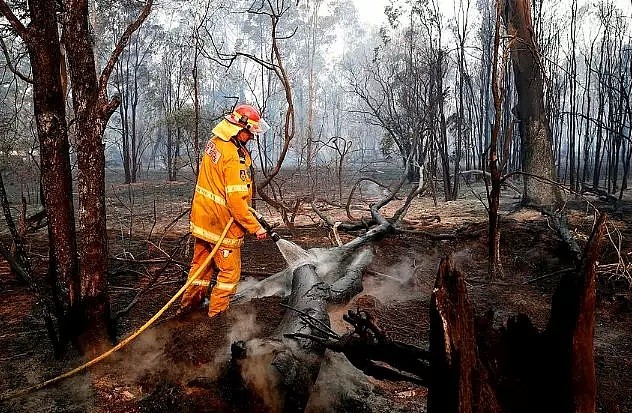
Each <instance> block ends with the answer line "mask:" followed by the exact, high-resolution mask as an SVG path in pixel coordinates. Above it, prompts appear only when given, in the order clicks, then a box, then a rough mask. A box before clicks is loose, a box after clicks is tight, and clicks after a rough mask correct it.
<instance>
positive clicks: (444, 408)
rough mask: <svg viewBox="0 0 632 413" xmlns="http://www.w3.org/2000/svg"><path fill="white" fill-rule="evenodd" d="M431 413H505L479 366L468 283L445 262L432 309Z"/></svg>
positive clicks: (432, 300)
mask: <svg viewBox="0 0 632 413" xmlns="http://www.w3.org/2000/svg"><path fill="white" fill-rule="evenodd" d="M429 341H430V372H431V375H430V377H431V380H430V387H429V389H428V412H443V413H457V412H458V413H466V412H467V413H469V412H472V413H474V412H490V413H492V412H500V411H501V410H500V407H499V404H498V401H497V400H496V396H495V393H494V391H492V389H491V386H490V385H489V383H488V380H487V377H488V373H487V369H486V368H485V367H483V366H482V364H481V363H480V362H479V356H478V353H477V343H476V336H475V329H474V315H473V310H472V306H471V304H470V303H469V300H468V298H467V291H466V287H465V278H464V276H463V274H462V273H461V272H460V271H458V270H456V269H454V267H453V265H452V263H451V262H450V260H449V259H443V260H442V261H441V264H440V266H439V273H438V275H437V280H436V282H435V288H434V292H433V294H432V297H431V304H430V337H429Z"/></svg>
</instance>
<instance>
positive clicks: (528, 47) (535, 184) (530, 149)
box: [505, 0, 562, 208]
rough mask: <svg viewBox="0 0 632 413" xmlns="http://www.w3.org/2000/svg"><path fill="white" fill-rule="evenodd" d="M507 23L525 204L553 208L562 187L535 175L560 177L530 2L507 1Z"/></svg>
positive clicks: (558, 202)
mask: <svg viewBox="0 0 632 413" xmlns="http://www.w3.org/2000/svg"><path fill="white" fill-rule="evenodd" d="M505 24H506V26H507V32H508V33H509V35H510V36H512V37H513V39H512V41H511V43H510V49H511V57H512V62H513V70H514V80H515V84H516V91H517V93H518V111H517V112H518V113H517V114H518V118H519V120H520V137H521V141H522V161H523V168H524V172H526V174H525V175H524V198H523V203H524V204H526V205H533V206H537V207H541V208H546V207H552V206H555V205H558V204H560V203H561V202H562V197H561V193H560V190H559V188H558V187H557V186H555V185H550V184H543V183H542V182H541V181H540V180H538V179H537V178H535V177H536V176H537V177H541V178H544V179H547V180H551V181H556V180H557V176H556V173H555V162H554V159H553V151H552V149H551V130H550V126H549V121H548V119H547V116H546V113H545V111H544V87H543V86H544V81H543V78H542V72H541V65H540V59H539V54H538V47H537V45H536V43H535V39H534V36H533V26H532V22H531V11H530V2H529V1H527V0H507V2H506V3H505Z"/></svg>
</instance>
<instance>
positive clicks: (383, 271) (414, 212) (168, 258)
mask: <svg viewBox="0 0 632 413" xmlns="http://www.w3.org/2000/svg"><path fill="white" fill-rule="evenodd" d="M183 186H186V187H187V188H189V187H190V183H187V184H183ZM112 189H113V191H114V192H116V188H112ZM172 189H173V190H174V193H176V192H177V188H170V189H169V190H170V191H171V190H172ZM163 190H164V188H163ZM120 191H121V193H120V194H119V195H118V196H114V197H112V198H111V199H110V201H109V202H110V204H109V205H108V208H109V209H108V211H109V214H110V216H109V223H110V226H111V241H110V248H111V251H110V257H111V260H110V293H111V299H112V313H113V314H115V315H117V324H116V328H117V330H116V331H117V335H118V337H117V338H118V339H119V340H120V339H123V338H125V337H127V336H128V335H129V334H131V333H132V332H133V331H135V330H136V329H137V328H139V327H140V326H141V325H143V324H144V323H145V321H147V320H148V319H149V318H150V317H151V316H152V315H153V314H155V313H156V312H157V311H158V310H159V309H160V308H161V307H162V306H163V305H164V304H165V303H166V302H167V301H168V300H169V298H170V297H172V296H173V294H175V293H176V292H177V291H178V289H179V288H180V287H181V286H182V284H183V283H184V281H185V279H186V272H187V265H188V261H189V259H190V254H191V240H190V238H189V237H188V236H187V228H186V218H187V215H186V212H187V207H188V202H190V200H188V199H180V198H178V197H176V196H174V197H173V198H172V199H170V200H169V202H164V203H159V204H158V205H156V203H153V206H152V205H151V204H149V203H146V205H145V206H144V208H142V207H141V203H140V202H139V203H137V204H136V207H135V208H136V211H135V213H131V207H130V203H129V202H127V201H126V198H125V191H126V189H125V188H122V189H121V190H120ZM594 201H595V202H597V203H598V200H594ZM516 202H517V200H516V199H515V198H513V197H512V194H511V193H508V194H504V196H503V200H502V202H501V205H502V217H501V231H502V233H501V244H502V247H501V254H502V263H503V272H504V278H503V279H502V280H499V281H496V282H492V283H490V282H488V281H487V279H486V272H487V258H486V257H487V244H486V240H487V219H486V213H485V209H484V207H483V206H482V205H481V203H480V202H479V201H478V200H477V199H476V198H475V197H472V196H466V197H464V198H462V199H459V200H457V201H453V202H447V203H445V202H438V204H437V205H436V206H435V205H434V203H433V202H432V200H431V199H429V198H419V199H416V200H414V201H413V204H412V206H411V209H410V211H409V212H408V214H407V216H406V220H405V222H404V225H403V229H402V231H399V232H397V233H396V234H393V235H390V236H388V237H387V238H385V239H382V240H381V241H379V242H376V243H374V244H373V245H372V248H373V250H374V254H375V257H374V259H373V262H372V264H371V265H370V267H369V270H368V271H367V272H366V274H365V277H364V291H363V292H362V293H361V294H360V295H358V296H356V297H355V298H354V299H353V300H352V302H351V303H350V304H349V305H348V306H346V307H344V308H332V309H331V312H330V317H331V323H332V327H333V329H334V330H336V331H338V332H344V331H346V330H347V329H348V328H349V326H348V325H346V324H345V323H344V322H343V320H342V314H343V313H344V312H345V311H346V310H347V309H349V308H354V309H355V308H362V309H368V310H369V311H371V312H372V313H373V314H374V315H376V316H377V319H378V320H379V325H380V326H381V327H383V328H384V329H385V330H386V331H387V332H388V333H389V334H390V335H391V337H392V338H394V339H396V340H400V341H403V342H406V343H410V344H414V345H417V346H421V347H427V337H428V329H429V321H428V309H429V303H430V295H431V293H432V290H433V286H434V282H435V277H436V273H437V268H438V265H439V262H440V260H441V258H442V257H445V256H448V255H450V256H451V257H452V260H453V261H454V262H455V263H456V264H457V266H458V268H460V269H461V270H462V272H463V273H464V274H465V276H466V280H467V285H468V294H469V298H470V302H471V303H472V305H473V306H474V308H475V311H476V313H477V314H479V315H480V314H483V313H484V312H486V311H487V310H490V309H491V310H493V311H494V322H495V323H496V324H497V325H501V324H503V323H505V322H506V320H507V318H508V317H509V316H511V315H517V314H519V313H524V314H527V315H528V316H529V317H530V318H531V320H532V321H533V322H534V324H535V325H536V327H538V328H539V329H543V328H544V327H545V324H546V321H547V319H548V314H549V309H550V304H551V296H552V294H553V291H554V289H555V287H556V286H557V284H558V282H559V279H560V275H561V273H562V272H563V270H567V269H568V268H570V265H571V264H570V258H569V254H568V252H567V250H566V248H565V246H564V244H563V243H562V241H561V239H560V238H559V237H558V236H557V235H556V233H555V232H554V231H553V230H552V229H551V226H550V225H549V222H548V221H547V219H546V217H544V216H542V215H541V214H539V213H537V212H534V211H530V210H525V209H518V208H517V204H516ZM602 207H603V209H604V210H606V212H610V214H609V225H608V228H609V233H608V237H609V239H608V241H607V242H606V243H605V247H604V250H603V258H602V260H601V262H600V264H601V265H600V270H599V282H598V294H597V300H598V302H597V313H596V331H595V356H596V369H597V370H596V371H597V383H598V411H599V412H607V413H614V412H632V375H631V374H630V372H631V371H632V303H631V298H632V297H631V290H630V280H629V278H627V277H626V276H625V275H621V274H620V273H619V274H617V273H615V271H616V268H615V267H613V266H609V265H608V264H616V263H617V262H618V259H619V258H620V257H621V258H622V259H624V260H627V261H626V262H629V259H630V258H631V255H632V243H631V240H632V222H631V221H632V207H631V206H630V205H625V204H624V205H622V206H620V208H619V209H618V210H617V211H612V210H611V208H610V207H608V206H606V205H603V206H602ZM323 208H324V209H325V212H326V213H327V214H330V215H331V216H332V217H334V218H335V219H340V220H345V219H346V217H345V214H344V211H342V212H341V211H340V210H339V209H335V208H329V209H327V208H326V206H323ZM396 208H397V205H389V206H388V207H387V208H385V209H384V210H383V212H384V215H386V216H389V212H390V213H392V211H394V210H396ZM567 208H568V213H569V219H570V227H571V230H572V231H573V233H574V236H575V237H576V239H578V241H579V242H580V244H581V245H583V243H584V241H585V240H586V239H587V236H588V235H589V234H590V231H591V226H592V224H593V220H594V214H593V212H592V210H591V209H590V208H588V207H587V204H586V203H585V202H584V201H582V200H572V202H569V205H568V206H567ZM262 212H264V213H265V214H269V216H271V217H272V221H275V222H280V220H279V217H278V216H274V214H273V212H272V211H269V210H267V209H264V210H263V211H262ZM361 214H362V212H361V211H359V210H358V211H357V215H358V216H360V215H361ZM178 216H180V219H177V217H178ZM130 228H132V229H133V230H130ZM44 232H45V231H40V232H39V233H38V234H36V235H33V236H32V237H31V239H30V240H29V248H30V251H31V254H32V256H33V257H34V258H33V264H34V268H37V269H38V275H39V276H40V277H43V274H44V273H45V269H46V245H45V244H44V243H43V241H42V237H43V235H44ZM278 232H279V234H280V235H281V236H282V237H283V238H285V239H288V240H290V241H293V242H295V243H296V244H298V245H300V246H301V247H303V248H305V249H308V248H313V247H330V246H332V243H333V240H334V236H333V233H332V232H330V231H329V230H328V229H327V228H325V227H323V226H322V225H320V224H319V223H318V219H317V217H316V216H315V214H313V212H311V211H309V210H303V211H301V213H299V215H298V216H297V220H296V226H295V227H294V228H291V229H289V228H286V227H285V226H279V228H278ZM356 235H359V233H357V234H348V233H342V232H341V233H340V236H341V238H342V241H348V240H351V239H352V238H354V237H355V236H356ZM442 238H443V239H442ZM610 239H612V241H614V243H612V242H610ZM619 239H621V240H622V241H621V245H620V247H619V251H617V248H615V247H614V245H616V244H617V243H618V242H619ZM242 261H243V269H242V270H243V281H242V287H245V286H247V285H249V284H250V283H253V282H256V281H257V280H260V279H263V278H264V277H266V276H268V275H271V274H274V273H276V272H278V271H280V270H282V269H283V268H284V267H285V262H284V261H283V258H282V256H281V254H280V253H279V251H278V249H277V248H276V247H275V245H274V243H273V242H272V241H270V240H266V241H262V242H257V241H255V240H254V239H252V238H248V239H247V242H246V245H245V246H244V249H243V254H242ZM0 302H1V303H2V304H0V323H1V325H2V329H1V330H0V394H3V395H4V394H7V393H9V392H12V391H16V390H20V389H23V388H26V387H28V386H31V385H36V384H39V383H41V382H42V381H44V380H47V379H50V378H52V377H55V376H57V375H59V374H61V373H64V372H66V371H68V370H71V369H72V368H74V367H76V366H78V365H80V364H82V363H83V362H84V361H86V359H84V358H82V357H81V356H80V355H78V354H76V353H75V352H74V350H72V348H69V350H68V352H67V353H66V354H65V355H64V357H62V358H61V359H55V358H54V357H53V354H52V348H51V345H50V343H49V341H48V339H47V335H46V331H45V329H44V325H43V322H42V321H41V318H40V317H39V312H38V310H37V306H36V303H35V300H34V298H33V295H32V294H31V293H30V292H29V291H28V288H27V287H26V286H25V285H23V284H21V283H19V282H18V281H17V279H16V278H15V276H13V275H12V274H10V273H9V270H8V265H7V263H6V262H5V261H0ZM132 302H134V305H132V306H131V307H130V308H126V307H127V306H128V305H129V304H130V303H132ZM280 304H281V299H280V298H276V297H269V298H261V299H253V300H251V301H249V302H244V303H239V304H235V305H233V306H231V308H230V309H229V310H228V311H227V312H226V313H225V314H222V315H220V316H219V317H216V318H214V319H211V320H209V319H208V318H207V317H206V316H205V313H204V311H203V310H199V311H197V312H193V313H190V314H187V315H186V316H184V317H175V316H174V313H175V308H170V309H169V310H167V312H166V313H165V314H164V315H163V316H162V317H161V318H160V320H159V321H158V322H157V323H156V324H155V325H154V326H152V327H151V328H150V329H148V330H147V331H146V332H144V333H143V334H142V335H141V336H140V337H138V338H137V339H136V340H135V341H133V342H132V343H131V344H130V345H128V346H126V347H125V348H123V349H122V350H120V351H118V352H117V353H115V354H114V355H112V356H111V357H110V358H108V359H106V360H105V361H103V362H101V363H99V364H97V365H96V366H94V367H91V368H90V369H88V370H87V371H84V372H81V373H79V374H77V375H75V376H73V377H71V378H69V379H66V380H64V381H62V382H60V383H58V384H55V385H52V386H49V387H47V388H45V389H43V390H39V391H36V392H32V393H29V394H27V395H25V396H20V397H16V398H13V399H11V400H8V401H3V402H0V411H2V412H223V411H226V412H253V411H255V412H256V411H265V409H264V408H263V407H262V405H261V403H259V402H258V401H256V400H250V399H248V398H247V397H243V395H240V394H236V390H235V389H234V388H231V386H230V385H228V384H225V385H216V384H213V383H217V381H216V380H215V379H217V376H218V375H221V374H223V373H222V371H223V367H225V365H226V363H227V361H228V360H229V355H230V344H231V343H232V342H233V341H235V340H239V339H249V338H253V337H264V336H266V335H268V334H269V333H270V332H272V331H273V330H274V328H275V326H276V324H277V323H278V322H279V320H280V318H281V315H282V314H283V311H284V308H283V307H282V306H281V305H280ZM173 307H176V305H174V306H173ZM368 380H369V382H370V383H371V384H372V385H373V386H374V389H375V391H379V392H381V393H382V394H385V395H386V396H387V397H389V398H391V399H392V400H393V403H394V405H396V406H399V407H401V408H403V409H405V410H407V411H411V412H422V411H425V403H426V395H427V390H426V389H425V388H424V387H421V386H418V385H414V384H410V383H407V382H389V381H380V380H375V379H368ZM228 382H229V381H227V383H228ZM209 383H212V384H209Z"/></svg>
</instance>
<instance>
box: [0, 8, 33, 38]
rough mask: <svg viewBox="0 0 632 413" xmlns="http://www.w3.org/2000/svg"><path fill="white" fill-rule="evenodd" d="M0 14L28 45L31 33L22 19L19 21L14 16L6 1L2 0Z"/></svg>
mask: <svg viewBox="0 0 632 413" xmlns="http://www.w3.org/2000/svg"><path fill="white" fill-rule="evenodd" d="M0 13H2V15H3V16H4V17H5V19H7V20H8V21H9V24H11V27H13V30H15V32H16V33H17V34H18V36H20V38H22V40H24V42H26V43H28V42H30V41H31V32H30V31H29V29H27V28H26V27H24V25H23V24H22V22H21V21H20V19H18V18H17V16H16V15H15V14H13V11H11V8H10V7H9V6H8V5H7V3H6V2H5V1H4V0H0Z"/></svg>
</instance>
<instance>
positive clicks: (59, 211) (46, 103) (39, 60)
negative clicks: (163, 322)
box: [0, 0, 79, 341]
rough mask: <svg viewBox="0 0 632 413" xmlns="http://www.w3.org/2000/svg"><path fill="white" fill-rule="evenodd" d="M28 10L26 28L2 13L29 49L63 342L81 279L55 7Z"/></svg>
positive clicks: (40, 4) (45, 2) (2, 8)
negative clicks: (79, 278)
mask: <svg viewBox="0 0 632 413" xmlns="http://www.w3.org/2000/svg"><path fill="white" fill-rule="evenodd" d="M28 7H29V17H30V22H29V25H28V27H24V26H23V25H22V23H21V22H20V20H19V19H18V18H17V17H16V16H15V15H14V14H13V12H12V11H11V9H10V8H9V6H7V4H6V3H5V2H4V1H3V0H2V1H0V12H1V13H2V15H4V17H5V18H6V19H7V20H8V21H9V23H10V24H11V26H12V27H13V29H14V30H15V31H16V32H17V33H18V35H19V36H20V37H21V38H22V40H23V41H24V42H25V44H26V46H27V49H28V53H29V58H30V62H31V70H32V72H33V107H34V112H35V121H36V124H37V135H38V139H39V145H40V158H41V165H40V166H41V167H40V170H41V192H42V201H43V203H44V206H45V207H46V212H47V215H48V238H49V276H50V278H51V282H52V285H53V291H54V295H55V301H56V308H57V316H58V318H59V319H60V326H61V338H62V340H64V341H65V340H67V339H68V338H69V334H68V329H67V328H66V327H67V326H68V325H70V324H71V322H70V319H71V314H72V312H73V308H74V305H75V304H76V301H77V297H78V293H79V280H78V261H77V243H76V234H75V218H74V212H73V200H72V174H71V168H70V156H69V143H68V130H67V124H66V112H65V105H64V99H65V97H64V93H63V87H62V81H61V76H60V67H61V52H60V41H59V35H58V32H57V14H56V2H55V1H51V0H32V1H29V2H28Z"/></svg>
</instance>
